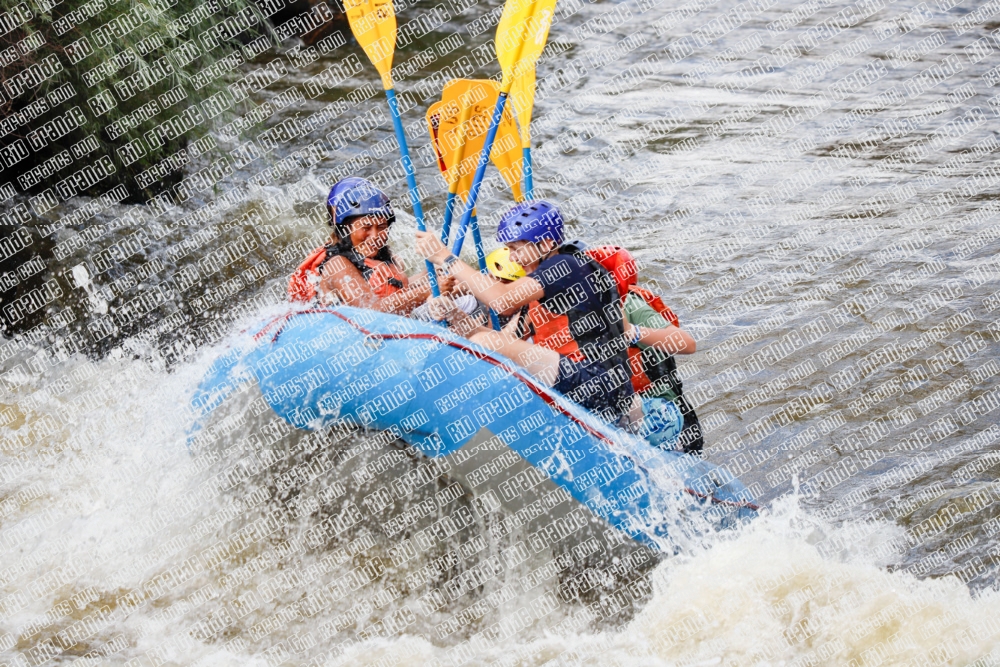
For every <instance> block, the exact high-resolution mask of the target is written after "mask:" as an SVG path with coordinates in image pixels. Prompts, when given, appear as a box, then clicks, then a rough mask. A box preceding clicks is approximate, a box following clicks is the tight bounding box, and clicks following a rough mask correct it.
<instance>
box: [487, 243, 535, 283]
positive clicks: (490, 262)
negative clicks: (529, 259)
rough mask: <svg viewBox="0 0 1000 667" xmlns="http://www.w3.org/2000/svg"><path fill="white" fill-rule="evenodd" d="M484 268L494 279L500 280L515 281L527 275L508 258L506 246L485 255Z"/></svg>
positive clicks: (522, 268)
mask: <svg viewBox="0 0 1000 667" xmlns="http://www.w3.org/2000/svg"><path fill="white" fill-rule="evenodd" d="M486 268H487V269H489V272H490V273H491V274H493V276H494V277H496V278H500V279H501V280H517V279H518V278H523V277H524V276H526V275H528V274H526V273H525V272H524V267H522V266H521V265H520V264H518V263H517V262H515V261H514V260H512V259H511V258H510V250H508V249H507V246H500V247H499V248H497V249H496V250H494V251H493V252H491V253H490V254H488V255H486Z"/></svg>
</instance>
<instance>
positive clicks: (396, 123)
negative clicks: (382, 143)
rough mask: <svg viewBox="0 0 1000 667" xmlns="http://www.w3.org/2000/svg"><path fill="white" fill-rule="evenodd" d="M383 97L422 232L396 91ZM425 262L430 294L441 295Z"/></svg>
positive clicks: (411, 167) (389, 90)
mask: <svg viewBox="0 0 1000 667" xmlns="http://www.w3.org/2000/svg"><path fill="white" fill-rule="evenodd" d="M385 99H386V100H388V101H389V113H390V115H391V116H392V126H393V128H395V130H396V141H397V142H399V154H400V156H402V158H403V169H404V170H406V183H407V185H409V187H410V203H411V204H413V217H415V218H416V219H417V229H419V230H420V231H422V232H424V231H427V227H426V226H425V225H424V208H423V206H421V205H420V195H419V193H418V192H417V175H416V173H415V172H414V170H413V162H412V161H411V160H410V149H409V148H408V147H407V145H406V131H405V130H403V121H402V120H400V118H399V104H398V103H397V102H396V91H395V90H393V89H392V88H389V89H387V90H386V91H385ZM426 263H427V280H428V281H429V282H430V285H431V294H433V295H434V296H441V290H440V289H439V288H438V282H437V273H435V272H434V264H432V263H431V261H430V260H426Z"/></svg>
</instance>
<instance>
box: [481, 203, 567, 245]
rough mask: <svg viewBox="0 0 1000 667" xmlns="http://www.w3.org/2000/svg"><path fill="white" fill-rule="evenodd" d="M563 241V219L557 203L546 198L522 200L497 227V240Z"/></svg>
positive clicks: (507, 241)
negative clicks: (552, 202)
mask: <svg viewBox="0 0 1000 667" xmlns="http://www.w3.org/2000/svg"><path fill="white" fill-rule="evenodd" d="M542 239H552V240H553V241H555V242H556V243H557V244H559V243H562V241H563V219H562V215H561V214H560V213H559V209H558V208H557V207H556V205H555V204H550V203H549V202H547V201H545V200H544V199H537V200H535V201H526V202H521V203H520V204H518V205H516V206H515V207H514V208H512V209H510V210H509V211H507V212H506V213H504V214H503V217H502V218H500V226H499V227H497V241H498V242H500V243H512V242H514V241H533V242H537V241H541V240H542Z"/></svg>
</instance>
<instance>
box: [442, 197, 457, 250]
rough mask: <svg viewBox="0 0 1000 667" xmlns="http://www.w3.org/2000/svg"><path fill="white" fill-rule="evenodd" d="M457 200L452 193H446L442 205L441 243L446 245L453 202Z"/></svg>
mask: <svg viewBox="0 0 1000 667" xmlns="http://www.w3.org/2000/svg"><path fill="white" fill-rule="evenodd" d="M456 201H457V198H456V197H455V193H454V192H449V193H448V199H447V201H445V203H444V224H443V225H442V226H441V243H443V244H445V245H448V240H449V238H450V237H451V219H452V217H453V214H454V212H455V202H456Z"/></svg>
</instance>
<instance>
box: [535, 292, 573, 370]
mask: <svg viewBox="0 0 1000 667" xmlns="http://www.w3.org/2000/svg"><path fill="white" fill-rule="evenodd" d="M528 319H529V320H530V321H531V326H532V327H533V328H534V335H535V345H541V346H542V347H547V348H549V349H550V350H555V351H556V352H558V353H559V354H561V355H563V356H564V357H569V358H570V359H572V360H573V361H581V360H582V359H583V354H582V353H581V352H580V345H579V344H578V343H577V342H576V340H575V339H574V338H573V334H572V333H570V330H569V316H568V315H556V314H555V313H553V312H552V311H551V310H549V309H548V308H546V307H545V306H543V305H542V304H540V303H539V302H537V301H532V302H531V303H530V304H528Z"/></svg>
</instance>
